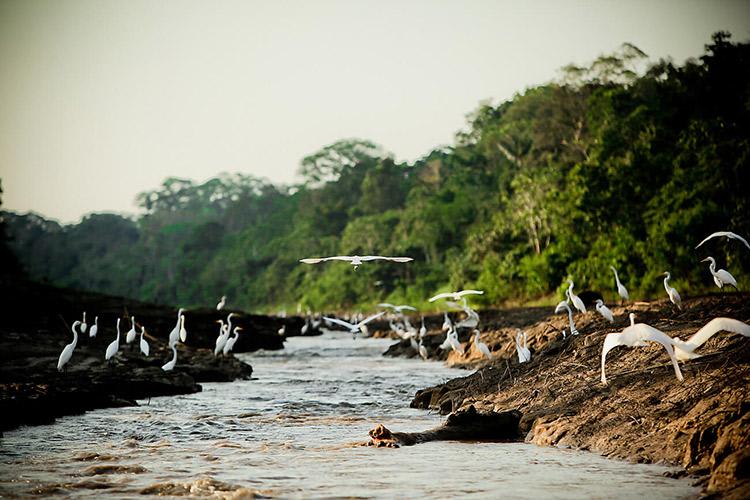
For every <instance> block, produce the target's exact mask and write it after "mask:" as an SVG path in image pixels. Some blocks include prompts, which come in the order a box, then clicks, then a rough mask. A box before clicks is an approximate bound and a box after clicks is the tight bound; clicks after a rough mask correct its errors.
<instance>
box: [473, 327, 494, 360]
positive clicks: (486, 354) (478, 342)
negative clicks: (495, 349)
mask: <svg viewBox="0 0 750 500" xmlns="http://www.w3.org/2000/svg"><path fill="white" fill-rule="evenodd" d="M479 335H480V333H479V330H474V347H476V348H477V350H478V351H479V352H480V353H482V356H484V357H485V358H487V359H492V353H491V352H490V348H489V347H487V344H485V343H484V342H482V341H481V340H479Z"/></svg>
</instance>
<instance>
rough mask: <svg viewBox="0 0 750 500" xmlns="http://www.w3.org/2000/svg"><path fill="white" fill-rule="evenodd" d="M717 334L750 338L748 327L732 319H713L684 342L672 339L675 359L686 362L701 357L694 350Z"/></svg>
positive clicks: (749, 328) (675, 338)
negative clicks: (728, 333)
mask: <svg viewBox="0 0 750 500" xmlns="http://www.w3.org/2000/svg"><path fill="white" fill-rule="evenodd" d="M719 332H731V333H739V334H740V335H743V336H745V337H750V325H748V324H747V323H743V322H742V321H739V320H736V319H732V318H714V319H712V320H711V321H709V322H708V323H706V325H705V326H704V327H703V328H701V329H700V330H698V331H697V332H695V333H694V334H693V335H692V336H691V337H690V338H689V339H687V340H685V341H682V340H680V339H678V338H677V337H672V341H673V342H674V352H675V355H676V356H677V359H678V360H680V361H686V360H688V359H694V358H699V357H701V355H700V354H695V350H696V349H698V348H699V347H700V346H702V345H703V344H704V343H706V341H707V340H708V339H710V338H711V337H713V336H714V335H715V334H717V333H719Z"/></svg>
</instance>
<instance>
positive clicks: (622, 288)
mask: <svg viewBox="0 0 750 500" xmlns="http://www.w3.org/2000/svg"><path fill="white" fill-rule="evenodd" d="M609 268H610V269H612V272H613V273H615V283H617V294H618V295H619V296H620V297H622V300H630V295H629V294H628V289H627V288H625V285H623V284H622V283H620V277H619V276H618V275H617V269H615V268H614V266H609Z"/></svg>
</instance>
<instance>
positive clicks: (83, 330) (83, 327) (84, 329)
mask: <svg viewBox="0 0 750 500" xmlns="http://www.w3.org/2000/svg"><path fill="white" fill-rule="evenodd" d="M86 328H88V325H87V324H86V311H83V321H81V333H86Z"/></svg>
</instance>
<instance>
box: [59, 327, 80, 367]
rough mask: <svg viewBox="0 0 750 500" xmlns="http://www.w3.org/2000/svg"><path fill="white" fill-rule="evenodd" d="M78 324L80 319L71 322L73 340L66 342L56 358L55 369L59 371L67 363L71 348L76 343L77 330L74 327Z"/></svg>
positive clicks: (71, 354) (71, 353) (73, 348)
mask: <svg viewBox="0 0 750 500" xmlns="http://www.w3.org/2000/svg"><path fill="white" fill-rule="evenodd" d="M80 324H81V322H80V321H76V322H75V323H73V328H72V329H73V342H71V343H70V344H67V345H66V346H65V347H64V348H63V350H62V352H61V353H60V358H59V359H58V360H57V371H59V372H61V371H63V368H64V367H65V365H67V364H68V361H70V358H71V357H72V356H73V350H75V348H76V345H77V344H78V332H76V327H77V326H79V325H80Z"/></svg>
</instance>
